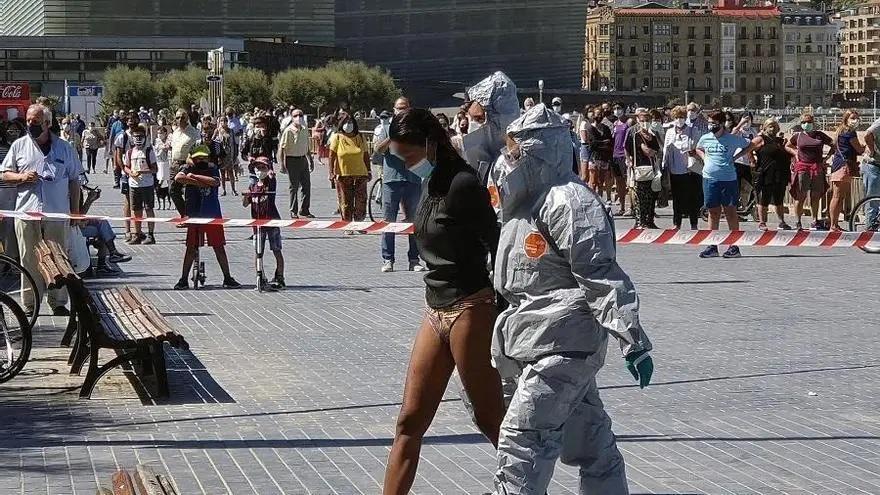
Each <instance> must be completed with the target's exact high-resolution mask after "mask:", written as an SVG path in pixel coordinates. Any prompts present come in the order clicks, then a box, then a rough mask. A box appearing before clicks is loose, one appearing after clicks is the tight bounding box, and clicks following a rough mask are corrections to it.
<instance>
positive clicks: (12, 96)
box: [0, 84, 30, 100]
mask: <svg viewBox="0 0 880 495" xmlns="http://www.w3.org/2000/svg"><path fill="white" fill-rule="evenodd" d="M28 98H30V91H29V88H28V87H27V86H25V85H24V84H0V99H4V100H26V99H28Z"/></svg>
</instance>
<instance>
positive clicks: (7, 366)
mask: <svg viewBox="0 0 880 495" xmlns="http://www.w3.org/2000/svg"><path fill="white" fill-rule="evenodd" d="M31 328H32V325H31V324H29V323H28V319H27V316H25V313H24V310H23V309H21V306H19V305H18V303H16V302H15V300H14V299H12V298H11V297H9V296H7V295H6V294H4V293H2V292H0V334H2V335H0V336H2V341H0V383H3V382H6V381H9V380H11V379H13V378H15V376H16V375H18V373H19V372H21V370H22V369H23V368H24V366H25V364H27V361H28V358H30V355H31V346H32V345H33V336H32V335H31Z"/></svg>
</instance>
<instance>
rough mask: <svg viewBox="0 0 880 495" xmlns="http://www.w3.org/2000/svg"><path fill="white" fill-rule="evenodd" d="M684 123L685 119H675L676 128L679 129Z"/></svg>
mask: <svg viewBox="0 0 880 495" xmlns="http://www.w3.org/2000/svg"><path fill="white" fill-rule="evenodd" d="M686 123H687V121H686V120H685V119H675V127H678V128H679V129H681V128H682V127H684V126H685V124H686Z"/></svg>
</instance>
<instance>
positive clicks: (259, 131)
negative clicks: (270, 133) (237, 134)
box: [254, 128, 266, 138]
mask: <svg viewBox="0 0 880 495" xmlns="http://www.w3.org/2000/svg"><path fill="white" fill-rule="evenodd" d="M265 134H266V131H265V130H264V129H260V128H257V129H254V137H257V138H261V137H263V136H264V135H265Z"/></svg>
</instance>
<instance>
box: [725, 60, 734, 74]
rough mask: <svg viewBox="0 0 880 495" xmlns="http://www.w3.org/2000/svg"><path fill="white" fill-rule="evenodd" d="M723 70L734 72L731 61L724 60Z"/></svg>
mask: <svg viewBox="0 0 880 495" xmlns="http://www.w3.org/2000/svg"><path fill="white" fill-rule="evenodd" d="M724 70H726V71H732V70H734V64H733V60H725V61H724Z"/></svg>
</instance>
